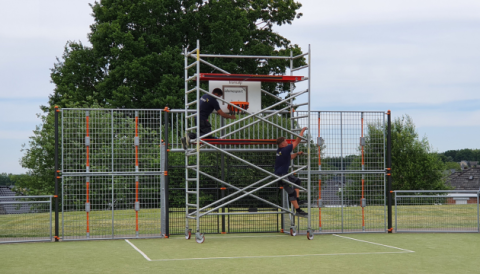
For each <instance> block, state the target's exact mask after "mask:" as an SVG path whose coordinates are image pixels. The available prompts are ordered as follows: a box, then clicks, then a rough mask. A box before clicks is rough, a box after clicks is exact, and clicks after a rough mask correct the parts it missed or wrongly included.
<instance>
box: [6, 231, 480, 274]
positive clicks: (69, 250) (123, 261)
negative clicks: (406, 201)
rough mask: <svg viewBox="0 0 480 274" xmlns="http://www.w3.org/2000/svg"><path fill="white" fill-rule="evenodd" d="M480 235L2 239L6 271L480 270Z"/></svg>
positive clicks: (246, 235)
mask: <svg viewBox="0 0 480 274" xmlns="http://www.w3.org/2000/svg"><path fill="white" fill-rule="evenodd" d="M479 250H480V237H479V234H473V233H472V234H465V233H457V234H435V233H432V234H413V233H408V234H383V233H382V234H344V235H316V236H315V239H314V240H312V241H308V240H307V239H306V237H305V236H297V237H291V236H287V235H284V234H279V233H275V234H261V235H259V234H227V235H207V236H206V241H205V243H203V244H197V243H196V242H195V241H194V240H193V239H192V240H188V241H187V240H185V239H184V238H183V237H180V236H178V237H172V238H169V239H136V240H135V239H131V240H128V241H126V240H108V241H71V242H60V243H24V244H3V245H0V258H2V259H1V263H0V272H1V273H82V274H84V273H449V274H451V273H478V272H479V270H478V263H477V261H476V260H477V258H478V251H479Z"/></svg>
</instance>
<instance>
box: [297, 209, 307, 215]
mask: <svg viewBox="0 0 480 274" xmlns="http://www.w3.org/2000/svg"><path fill="white" fill-rule="evenodd" d="M295 216H300V217H307V216H308V213H307V212H305V211H303V210H302V209H301V208H297V209H295Z"/></svg>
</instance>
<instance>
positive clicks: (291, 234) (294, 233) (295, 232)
mask: <svg viewBox="0 0 480 274" xmlns="http://www.w3.org/2000/svg"><path fill="white" fill-rule="evenodd" d="M290 236H297V230H296V229H295V228H294V227H291V228H290Z"/></svg>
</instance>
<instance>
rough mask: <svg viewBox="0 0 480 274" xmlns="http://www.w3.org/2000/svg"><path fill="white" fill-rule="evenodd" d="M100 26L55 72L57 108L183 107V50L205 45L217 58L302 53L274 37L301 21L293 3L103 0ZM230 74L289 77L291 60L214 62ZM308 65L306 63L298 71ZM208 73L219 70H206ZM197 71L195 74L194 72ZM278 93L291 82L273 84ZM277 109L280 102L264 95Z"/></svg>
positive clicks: (96, 7)
mask: <svg viewBox="0 0 480 274" xmlns="http://www.w3.org/2000/svg"><path fill="white" fill-rule="evenodd" d="M91 7H92V10H93V17H94V18H95V23H94V24H93V25H91V27H90V28H91V31H92V32H91V33H90V34H89V35H88V38H89V41H90V43H91V44H92V47H86V46H84V45H82V44H81V43H77V42H68V43H67V45H66V47H65V51H64V54H63V57H62V59H63V60H58V61H57V63H56V64H55V66H54V68H53V69H52V81H53V82H54V83H55V85H56V88H55V92H54V94H53V95H52V96H51V97H50V105H51V106H53V105H59V106H60V107H63V106H64V104H65V103H66V102H65V99H66V98H65V97H67V96H68V97H69V98H67V100H76V101H82V100H83V99H84V98H86V97H87V96H91V97H92V98H94V99H95V100H97V101H98V102H99V104H100V105H101V106H106V107H120V108H163V107H165V105H169V106H170V107H172V108H183V107H184V103H183V99H184V91H183V89H184V80H183V78H184V58H183V56H182V55H181V53H182V49H183V48H188V49H189V50H192V49H194V48H195V47H196V41H197V39H198V40H200V44H201V52H202V53H210V54H242V55H289V54H290V50H292V51H293V52H294V54H295V55H298V54H301V53H302V52H301V49H300V48H299V47H298V46H297V45H292V44H291V42H290V41H289V40H287V39H286V38H285V37H282V36H281V35H279V34H277V33H275V32H273V29H272V27H273V26H274V25H282V24H286V23H288V24H291V23H292V21H293V20H294V19H295V18H299V17H300V16H301V14H300V13H297V12H296V11H297V10H298V9H299V8H300V7H301V4H300V3H297V2H294V1H292V0H271V1H267V0H262V1H250V0H238V1H231V0H218V1H200V0H185V1H177V0H143V1H138V0H102V1H100V2H95V3H94V4H93V5H91ZM209 61H210V62H211V63H213V64H214V65H216V66H219V67H221V68H223V69H225V70H227V71H229V72H230V73H249V74H281V73H284V72H285V69H286V67H288V66H289V63H288V61H286V60H268V61H266V60H259V59H246V60H239V59H219V58H214V59H211V60H209ZM303 62H304V61H303V60H302V59H298V60H296V61H295V63H296V64H295V65H296V66H298V65H300V64H302V63H303ZM202 71H213V69H212V68H211V67H208V66H206V65H204V67H202ZM193 73H194V68H192V69H191V71H190V75H192V74H193ZM262 87H263V88H264V89H266V90H268V91H269V92H271V93H273V94H280V93H282V92H286V91H287V90H288V89H289V85H288V84H276V83H265V84H263V85H262ZM262 100H263V102H264V104H270V103H271V102H272V101H271V100H274V99H273V98H270V97H267V96H265V97H264V98H262Z"/></svg>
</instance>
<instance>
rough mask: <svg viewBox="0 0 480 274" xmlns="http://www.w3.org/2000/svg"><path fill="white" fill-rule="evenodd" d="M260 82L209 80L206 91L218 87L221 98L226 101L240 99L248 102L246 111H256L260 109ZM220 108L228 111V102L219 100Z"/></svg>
mask: <svg viewBox="0 0 480 274" xmlns="http://www.w3.org/2000/svg"><path fill="white" fill-rule="evenodd" d="M261 86H262V83H261V82H243V81H209V82H208V91H209V92H210V93H211V92H212V91H213V90H214V89H216V88H219V89H221V90H222V91H223V99H224V100H225V101H227V102H234V101H242V102H248V103H249V108H248V110H247V111H248V112H251V113H256V112H259V111H260V110H261V109H262V94H261ZM218 103H219V105H220V109H221V110H222V111H223V112H225V113H228V112H229V110H228V108H227V106H228V104H226V103H224V102H221V101H219V102H218Z"/></svg>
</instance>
